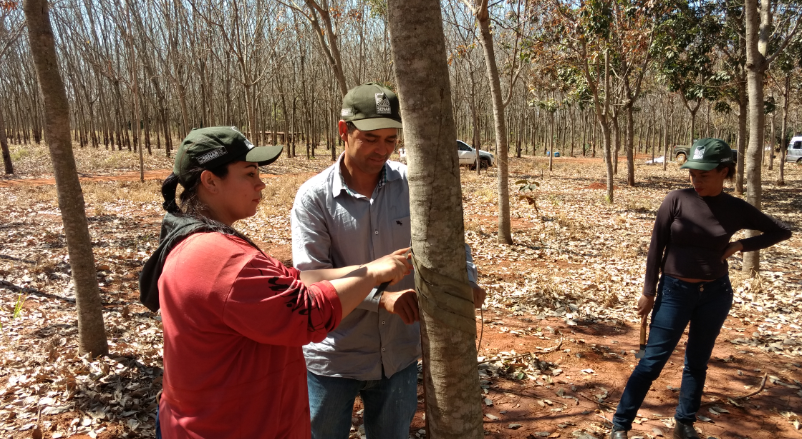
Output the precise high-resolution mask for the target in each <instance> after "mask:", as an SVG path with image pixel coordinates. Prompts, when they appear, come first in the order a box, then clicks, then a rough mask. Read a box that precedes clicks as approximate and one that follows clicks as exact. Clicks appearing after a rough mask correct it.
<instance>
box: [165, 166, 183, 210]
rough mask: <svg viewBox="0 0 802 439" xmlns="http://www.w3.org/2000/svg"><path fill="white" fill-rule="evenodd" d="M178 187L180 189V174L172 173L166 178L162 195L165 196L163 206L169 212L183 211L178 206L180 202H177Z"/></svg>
mask: <svg viewBox="0 0 802 439" xmlns="http://www.w3.org/2000/svg"><path fill="white" fill-rule="evenodd" d="M176 189H178V176H177V175H175V174H170V176H169V177H167V179H165V180H164V183H162V197H164V203H163V204H162V207H163V208H164V210H166V211H167V212H169V213H179V212H181V209H179V208H178V204H177V203H176V202H175V192H176Z"/></svg>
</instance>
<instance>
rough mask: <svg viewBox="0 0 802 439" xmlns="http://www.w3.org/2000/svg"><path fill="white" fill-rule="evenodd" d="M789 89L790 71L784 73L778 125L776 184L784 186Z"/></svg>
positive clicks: (787, 140)
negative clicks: (778, 155)
mask: <svg viewBox="0 0 802 439" xmlns="http://www.w3.org/2000/svg"><path fill="white" fill-rule="evenodd" d="M790 91H791V72H788V73H786V74H785V89H784V90H783V118H782V125H780V157H779V159H780V161H779V163H777V168H778V169H777V186H785V154H787V152H788V142H789V139H788V106H789V105H788V104H789V101H788V99H789V98H790V96H789V94H790Z"/></svg>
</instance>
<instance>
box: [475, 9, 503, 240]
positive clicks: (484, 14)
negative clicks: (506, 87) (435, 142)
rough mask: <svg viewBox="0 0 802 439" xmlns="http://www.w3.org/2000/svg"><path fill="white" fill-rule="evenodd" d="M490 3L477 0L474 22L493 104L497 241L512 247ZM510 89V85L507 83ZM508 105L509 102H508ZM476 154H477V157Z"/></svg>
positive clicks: (499, 92)
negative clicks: (496, 179) (477, 29)
mask: <svg viewBox="0 0 802 439" xmlns="http://www.w3.org/2000/svg"><path fill="white" fill-rule="evenodd" d="M488 2H489V0H479V5H478V7H477V8H476V9H475V10H474V14H475V15H476V21H477V22H478V23H479V30H480V32H479V34H480V36H481V38H480V40H481V41H482V48H483V49H484V52H485V66H486V67H487V80H488V82H489V83H490V96H491V101H492V103H493V121H494V127H495V131H496V152H497V155H498V157H496V164H497V167H498V235H497V239H498V242H499V243H501V244H512V231H511V226H510V185H509V167H508V165H509V163H508V157H509V144H508V142H507V121H506V118H505V117H504V106H505V105H504V98H503V97H502V91H501V79H500V78H499V73H498V65H497V64H496V51H495V47H494V46H493V34H492V33H491V32H490V12H489V10H488ZM510 88H511V89H512V84H510ZM508 102H509V101H508ZM478 154H479V152H478V151H477V155H478Z"/></svg>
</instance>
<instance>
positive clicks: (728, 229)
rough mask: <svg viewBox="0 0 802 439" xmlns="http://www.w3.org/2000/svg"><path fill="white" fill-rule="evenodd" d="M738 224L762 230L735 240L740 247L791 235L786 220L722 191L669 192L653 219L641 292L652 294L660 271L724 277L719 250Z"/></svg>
mask: <svg viewBox="0 0 802 439" xmlns="http://www.w3.org/2000/svg"><path fill="white" fill-rule="evenodd" d="M742 229H750V230H759V231H761V232H763V234H762V235H758V236H754V237H751V238H746V239H741V240H740V242H741V244H743V246H744V248H743V251H744V252H748V251H754V250H759V249H762V248H766V247H770V246H772V245H774V244H776V243H778V242H780V241H783V240H786V239H788V238H790V237H791V229H790V228H789V227H788V226H787V225H785V224H784V223H782V222H781V221H778V220H776V219H774V218H772V217H770V216H768V215H766V214H764V213H763V212H761V211H759V210H758V209H756V208H755V207H754V206H752V205H751V204H749V203H747V202H746V201H744V200H742V199H740V198H736V197H733V196H732V195H729V194H725V193H724V192H722V193H721V194H719V195H716V196H715V197H701V196H699V195H698V194H697V193H696V191H695V190H694V189H693V188H689V189H682V190H676V191H672V192H669V193H668V195H667V196H666V198H665V199H664V200H663V204H661V205H660V209H659V210H658V211H657V218H656V219H655V222H654V230H653V231H652V242H651V244H650V245H649V254H648V256H647V257H646V279H645V282H644V285H643V294H644V295H646V296H654V294H655V291H656V289H657V279H658V277H659V275H660V272H661V271H662V272H663V273H664V274H667V275H669V276H672V277H684V278H690V279H707V280H713V279H718V278H720V277H722V276H724V275H725V274H727V269H728V265H727V261H726V260H725V261H722V260H721V257H722V256H723V255H724V249H725V247H727V244H729V242H730V238H732V235H734V234H735V232H737V231H739V230H742Z"/></svg>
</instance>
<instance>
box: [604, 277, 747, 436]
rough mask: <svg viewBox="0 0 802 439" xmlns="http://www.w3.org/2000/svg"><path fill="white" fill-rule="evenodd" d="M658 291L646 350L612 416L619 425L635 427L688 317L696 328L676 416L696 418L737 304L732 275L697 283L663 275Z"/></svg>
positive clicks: (690, 334) (692, 330) (618, 427)
mask: <svg viewBox="0 0 802 439" xmlns="http://www.w3.org/2000/svg"><path fill="white" fill-rule="evenodd" d="M657 291H658V294H657V299H656V300H655V303H654V309H653V310H652V322H651V325H649V341H648V342H647V344H646V355H645V356H644V357H643V358H641V360H640V362H639V363H638V365H637V366H636V367H635V370H633V371H632V375H630V377H629V381H627V387H626V388H625V389H624V394H623V395H622V396H621V401H620V402H619V403H618V409H617V410H616V412H615V416H613V428H614V429H615V430H630V429H631V428H632V421H633V420H634V419H635V416H636V415H637V414H638V409H639V408H640V406H641V404H642V403H643V399H644V398H646V393H647V392H648V391H649V388H650V387H651V385H652V382H653V381H654V380H656V379H657V377H658V376H660V372H661V371H662V370H663V366H665V364H666V362H667V361H668V358H669V357H670V356H671V353H672V352H673V351H674V348H675V347H676V346H677V343H679V340H680V338H681V337H682V333H683V332H684V331H685V327H686V326H688V323H689V322H690V324H691V327H690V329H689V331H688V345H687V346H686V348H685V368H684V369H683V371H682V385H681V387H680V393H679V405H678V406H677V410H676V413H675V414H674V418H675V419H676V420H677V421H680V422H682V423H685V424H692V423H693V422H696V412H697V411H698V410H699V405H700V404H701V401H702V391H703V390H704V385H705V378H706V376H707V362H708V360H710V355H711V354H712V353H713V346H714V345H715V344H716V337H718V334H719V332H720V331H721V326H722V325H723V324H724V320H726V319H727V314H728V313H729V311H730V306H732V286H731V285H730V278H729V276H724V277H721V278H719V279H716V280H714V281H711V282H702V283H696V284H694V283H689V282H684V281H681V280H679V279H675V278H673V277H670V276H665V275H664V276H662V277H661V278H660V283H659V284H658V287H657Z"/></svg>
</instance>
